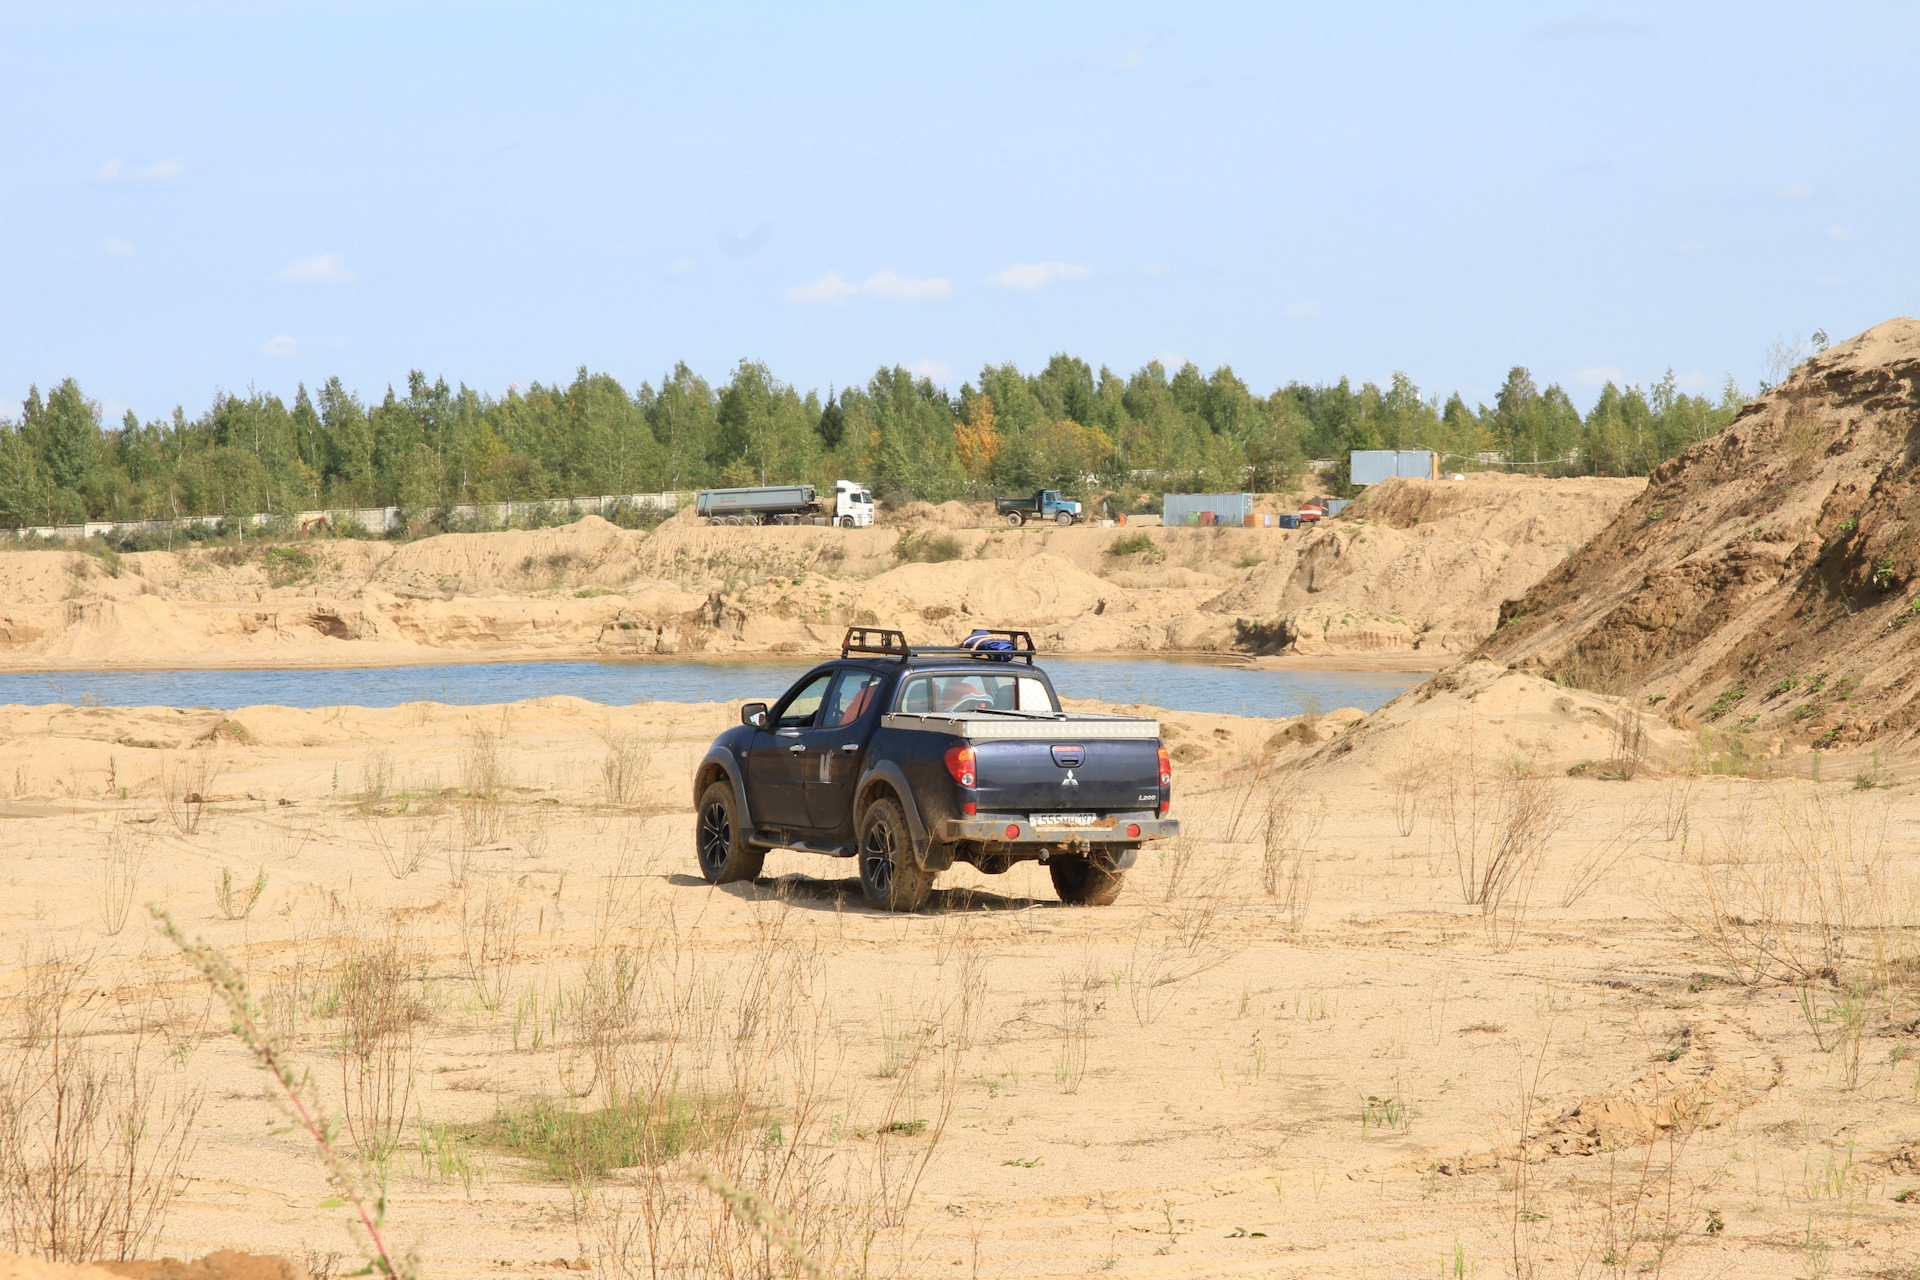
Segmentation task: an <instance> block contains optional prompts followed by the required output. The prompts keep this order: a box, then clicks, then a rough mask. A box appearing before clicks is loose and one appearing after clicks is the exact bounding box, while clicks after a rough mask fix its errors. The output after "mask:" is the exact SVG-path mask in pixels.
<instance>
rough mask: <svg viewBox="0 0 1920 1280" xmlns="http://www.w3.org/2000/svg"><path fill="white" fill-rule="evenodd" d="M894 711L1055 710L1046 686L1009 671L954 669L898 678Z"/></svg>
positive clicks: (1028, 677)
mask: <svg viewBox="0 0 1920 1280" xmlns="http://www.w3.org/2000/svg"><path fill="white" fill-rule="evenodd" d="M894 709H895V710H896V711H914V712H921V713H926V712H934V711H986V710H993V711H1057V710H1059V708H1058V707H1055V706H1054V705H1053V699H1052V698H1050V697H1048V696H1047V686H1046V685H1045V684H1044V683H1043V682H1041V681H1039V680H1036V679H1034V678H1033V677H1032V676H1020V675H1014V674H1012V673H1011V672H1006V673H1002V672H993V671H964V672H963V671H956V672H951V673H947V674H942V675H923V676H909V677H907V678H906V679H905V680H903V681H901V682H900V698H899V701H898V702H897V703H895V706H894Z"/></svg>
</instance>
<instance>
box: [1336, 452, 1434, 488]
mask: <svg viewBox="0 0 1920 1280" xmlns="http://www.w3.org/2000/svg"><path fill="white" fill-rule="evenodd" d="M1347 474H1348V476H1349V478H1351V479H1352V481H1353V483H1355V484H1378V483H1380V482H1381V481H1382V480H1386V479H1390V478H1391V477H1393V476H1404V477H1406V478H1407V479H1409V480H1438V479H1439V478H1440V455H1439V454H1437V453H1435V452H1433V451H1432V450H1431V449H1355V450H1354V451H1353V456H1352V460H1351V461H1350V463H1349V464H1348V468H1347Z"/></svg>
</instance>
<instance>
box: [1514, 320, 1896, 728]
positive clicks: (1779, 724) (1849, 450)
mask: <svg viewBox="0 0 1920 1280" xmlns="http://www.w3.org/2000/svg"><path fill="white" fill-rule="evenodd" d="M1916 421H1920V321H1916V320H1910V319H1900V320H1890V321H1888V322H1887V323H1885V324H1882V325H1879V326H1878V327H1876V328H1873V329H1870V330H1868V331H1867V332H1866V333H1863V334H1861V335H1860V336H1859V337H1856V338H1854V339H1852V340H1851V341H1848V342H1844V343H1841V344H1840V345H1838V346H1836V347H1833V348H1831V349H1829V350H1827V351H1825V352H1823V353H1822V354H1820V355H1817V356H1815V357H1813V358H1812V359H1811V360H1809V361H1807V362H1806V363H1805V364H1803V365H1801V366H1800V367H1799V368H1798V369H1797V370H1795V371H1794V373H1793V374H1792V376H1791V377H1789V378H1788V379H1787V381H1786V382H1784V383H1782V384H1781V385H1780V386H1779V387H1776V388H1774V389H1773V390H1772V391H1770V392H1768V393H1767V394H1766V395H1764V396H1762V397H1760V398H1759V399H1757V400H1755V401H1754V402H1753V403H1752V404H1750V405H1748V406H1747V408H1746V409H1745V410H1744V411H1743V412H1742V413H1741V415H1740V416H1739V417H1738V418H1737V419H1735V420H1734V422H1733V424H1732V425H1731V426H1729V427H1728V428H1727V429H1726V430H1725V431H1723V432H1722V433H1720V434H1719V435H1717V436H1715V437H1713V438H1712V439H1710V440H1706V441H1703V442H1702V443H1700V444H1698V445H1695V446H1694V447H1693V448H1691V449H1689V450H1687V451H1686V452H1685V453H1683V454H1681V455H1680V456H1679V457H1677V458H1675V459H1673V460H1672V461H1670V462H1667V463H1664V464H1663V465H1661V466H1660V467H1659V468H1658V469H1657V470H1656V471H1655V472H1654V474H1653V477H1652V481H1651V483H1650V484H1649V486H1648V488H1647V489H1646V491H1645V492H1644V493H1642V494H1641V495H1640V496H1639V497H1638V498H1636V499H1635V500H1634V501H1633V503H1632V504H1631V505H1630V506H1628V507H1627V508H1626V509H1625V510H1624V511H1622V512H1621V513H1620V515H1619V517H1618V518H1617V519H1615V520H1614V521H1613V522H1612V524H1611V525H1610V526H1608V527H1607V529H1606V530H1605V531H1604V532H1602V533H1601V534H1600V535H1599V536H1597V537H1595V538H1594V539H1593V540H1592V541H1590V542H1588V543H1587V544H1586V546H1585V547H1584V548H1583V549H1581V550H1580V551H1578V552H1577V553H1576V554H1575V555H1573V556H1572V557H1571V558H1570V559H1568V560H1567V561H1566V562H1565V563H1563V564H1561V565H1560V566H1559V567H1558V568H1556V569H1555V570H1554V571H1553V572H1551V573H1550V574H1548V575H1546V576H1545V577H1544V578H1543V579H1542V580H1541V581H1540V582H1539V583H1538V584H1537V585H1535V586H1534V587H1533V588H1532V589H1531V590H1530V591H1528V592H1526V594H1525V595H1524V596H1523V597H1522V598H1520V599H1518V600H1516V601H1515V602H1514V603H1513V604H1512V605H1511V606H1509V607H1508V608H1507V609H1506V610H1505V624H1504V625H1503V626H1502V627H1501V628H1500V630H1499V632H1498V634H1497V635H1494V636H1493V637H1492V638H1491V639H1489V640H1488V641H1487V642H1486V644H1485V645H1484V646H1483V647H1482V649H1481V650H1480V652H1481V653H1482V654H1484V655H1485V656H1486V657H1488V658H1490V659H1493V660H1494V661H1497V662H1501V663H1506V664H1509V665H1516V666H1522V667H1525V668H1527V669H1529V670H1532V671H1536V672H1541V673H1550V674H1552V675H1555V676H1558V677H1561V678H1563V679H1565V680H1567V681H1569V682H1571V683H1576V684H1581V685H1583V686H1586V687H1589V688H1604V689H1608V690H1612V691H1619V692H1623V693H1632V694H1634V695H1635V696H1637V697H1640V698H1643V699H1644V700H1646V701H1648V702H1649V703H1654V702H1657V703H1659V704H1660V705H1661V706H1662V707H1663V708H1664V709H1670V710H1672V711H1674V712H1677V713H1679V714H1681V715H1683V716H1686V717H1690V718H1692V719H1694V720H1699V721H1705V722H1707V723H1709V724H1711V725H1713V726H1715V727H1717V728H1723V729H1736V730H1752V731H1754V732H1755V733H1756V734H1759V735H1765V736H1767V737H1770V738H1773V739H1775V740H1776V741H1778V740H1784V741H1785V742H1786V743H1788V744H1795V745H1798V746H1800V747H1801V748H1802V749H1804V748H1805V747H1806V746H1808V745H1812V746H1817V747H1824V748H1831V747H1834V746H1838V745H1857V744H1859V743H1863V742H1866V741H1868V740H1878V741H1881V742H1904V741H1906V740H1908V739H1910V738H1911V735H1912V734H1913V732H1914V731H1915V729H1916V728H1917V727H1920V701H1916V695H1917V694H1920V684H1916V681H1915V677H1916V675H1920V626H1915V625H1913V619H1915V618H1916V617H1920V595H1916V591H1915V589H1916V586H1920V543H1916V539H1915V534H1916V532H1917V531H1920V499H1917V498H1916V491H1915V488H1914V483H1913V478H1914V470H1913V466H1914V448H1915V442H1914V429H1915V423H1916Z"/></svg>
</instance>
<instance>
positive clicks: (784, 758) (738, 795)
mask: <svg viewBox="0 0 1920 1280" xmlns="http://www.w3.org/2000/svg"><path fill="white" fill-rule="evenodd" d="M982 639H984V640H985V641H986V643H985V644H982V643H979V642H980V641H981V640H982ZM969 641H970V643H969V644H967V645H933V646H922V645H909V644H908V643H907V640H906V637H905V636H904V635H902V634H901V633H900V632H898V631H892V630H884V629H881V628H878V627H849V628H848V629H847V633H846V637H845V639H844V640H842V642H841V645H840V657H839V659H838V660H837V661H829V662H826V663H823V664H821V665H820V666H818V667H815V668H814V669H813V670H812V671H809V672H807V674H806V675H804V676H801V677H800V679H799V680H798V681H797V682H796V683H795V684H794V685H793V687H792V688H790V689H788V690H787V692H786V694H785V695H784V696H783V697H781V698H780V699H778V700H777V701H775V702H774V703H773V704H772V705H771V706H769V705H768V704H767V703H764V702H749V703H747V704H746V705H745V706H743V707H741V708H740V723H739V724H737V725H735V726H734V727H732V728H731V729H727V730H725V731H724V732H722V733H721V734H720V736H719V737H717V738H715V739H714V741H713V745H712V747H710V748H709V749H708V751H707V754H706V757H705V759H703V760H701V762H700V763H699V765H698V766H697V767H696V768H695V769H694V774H693V800H694V812H695V822H694V854H695V857H696V859H697V861H698V863H699V867H700V874H701V875H703V876H704V877H706V879H707V881H708V882H709V883H711V884H726V883H728V882H730V881H735V880H751V879H753V878H755V877H756V876H758V875H759V874H760V871H761V866H762V863H763V862H764V860H765V858H766V856H767V851H768V850H769V849H798V850H801V851H803V852H807V853H820V854H826V855H828V856H829V857H837V858H852V859H854V860H855V864H856V866H857V868H858V871H859V876H860V888H861V890H862V891H863V892H864V893H865V894H866V896H867V900H868V901H869V902H871V903H873V904H874V905H875V906H877V907H879V908H881V909H882V910H886V911H913V910H916V909H918V908H919V907H920V906H921V905H922V904H923V903H924V902H925V901H926V899H927V895H928V893H929V892H930V891H931V890H932V888H933V881H934V877H935V876H937V875H938V874H939V873H940V872H942V871H944V870H946V869H947V868H948V867H951V866H952V865H953V864H954V863H956V862H967V863H971V864H973V866H974V867H976V868H978V869H979V870H980V871H983V872H985V873H987V874H988V875H998V874H1001V873H1003V872H1005V871H1007V870H1008V869H1009V868H1010V867H1012V866H1013V865H1014V864H1015V863H1019V862H1026V861H1039V862H1042V863H1045V864H1046V868H1047V872H1048V874H1049V875H1050V876H1051V878H1052V880H1053V887H1054V890H1055V892H1057V893H1058V894H1059V895H1060V900H1061V901H1062V902H1066V903H1071V904H1076V905H1081V906H1105V905H1107V904H1109V903H1111V902H1112V901H1113V900H1114V898H1115V897H1116V896H1118V895H1119V892H1120V884H1121V880H1122V879H1123V878H1124V876H1125V874H1126V870H1127V868H1128V867H1131V866H1132V865H1133V863H1134V860H1135V858H1136V857H1137V856H1138V853H1139V849H1140V846H1141V845H1142V844H1144V843H1145V842H1147V841H1150V840H1160V839H1165V838H1167V837H1169V836H1175V835H1178V834H1179V833H1180V824H1179V822H1178V821H1177V820H1176V819H1174V818H1170V817H1168V816H1167V810H1168V808H1169V806H1170V805H1171V804H1172V800H1173V791H1172V787H1173V766H1172V764H1171V762H1170V761H1169V758H1168V756H1167V749H1166V747H1165V746H1164V745H1163V744H1162V743H1161V741H1160V724H1159V722H1158V721H1156V720H1152V719H1148V718H1146V717H1142V716H1109V715H1094V714H1091V713H1087V712H1077V711H1063V710H1061V709H1060V698H1059V695H1058V694H1056V693H1055V692H1054V689H1053V682H1052V681H1050V680H1049V679H1048V678H1047V674H1046V672H1045V671H1043V670H1041V669H1040V668H1039V667H1038V666H1036V665H1034V658H1035V656H1036V655H1035V653H1034V650H1033V638H1032V637H1031V636H1030V635H1028V634H1027V633H1026V632H1024V631H995V632H976V633H975V634H974V635H973V636H971V637H969Z"/></svg>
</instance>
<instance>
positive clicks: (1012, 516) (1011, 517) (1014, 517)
mask: <svg viewBox="0 0 1920 1280" xmlns="http://www.w3.org/2000/svg"><path fill="white" fill-rule="evenodd" d="M1026 522H1027V518H1026V517H1025V516H1023V515H1021V514H1020V513H1019V512H1018V511H1009V512H1007V523H1008V524H1009V525H1012V526H1013V527H1014V528H1016V529H1018V528H1019V527H1020V526H1021V525H1023V524H1025V523H1026Z"/></svg>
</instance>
